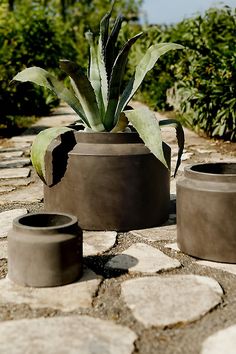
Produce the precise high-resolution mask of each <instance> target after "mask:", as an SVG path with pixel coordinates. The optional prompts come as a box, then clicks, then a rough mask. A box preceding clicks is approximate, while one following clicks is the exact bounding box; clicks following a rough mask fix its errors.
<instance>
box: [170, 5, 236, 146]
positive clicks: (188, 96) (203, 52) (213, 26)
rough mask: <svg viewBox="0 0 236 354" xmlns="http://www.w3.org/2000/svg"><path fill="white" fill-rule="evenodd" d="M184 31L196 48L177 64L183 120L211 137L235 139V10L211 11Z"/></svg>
mask: <svg viewBox="0 0 236 354" xmlns="http://www.w3.org/2000/svg"><path fill="white" fill-rule="evenodd" d="M185 28H186V33H190V34H189V47H190V43H194V44H195V46H194V48H192V49H191V50H189V51H188V53H187V56H186V58H182V59H181V60H180V61H179V63H178V65H176V74H177V78H178V81H177V84H176V88H175V97H178V96H179V98H181V96H182V97H184V98H185V99H184V100H182V102H181V105H180V107H179V108H180V109H179V111H180V112H181V113H183V120H185V119H186V122H187V123H188V125H190V126H191V127H195V128H197V129H198V130H202V131H203V132H204V133H206V134H207V135H208V136H212V137H219V138H223V139H227V140H236V70H235V69H236V53H235V48H236V11H235V10H230V9H228V8H224V9H221V10H217V9H211V10H209V11H208V12H207V13H206V14H205V16H204V17H201V16H199V17H197V18H195V20H194V21H193V20H189V21H186V23H185ZM190 48H191V47H190ZM177 101H178V100H177Z"/></svg>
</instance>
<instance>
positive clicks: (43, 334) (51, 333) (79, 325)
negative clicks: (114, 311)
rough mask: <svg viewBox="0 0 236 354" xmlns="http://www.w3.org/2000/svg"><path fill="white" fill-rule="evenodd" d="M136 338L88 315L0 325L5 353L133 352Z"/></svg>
mask: <svg viewBox="0 0 236 354" xmlns="http://www.w3.org/2000/svg"><path fill="white" fill-rule="evenodd" d="M136 338H137V336H136V334H135V333H134V332H133V331H131V330H130V329H129V328H127V327H124V326H120V325H116V324H114V323H112V322H111V321H105V320H100V319H98V318H92V317H88V316H70V317H54V318H37V319H30V320H17V321H6V322H3V323H1V324H0V348H1V352H2V353H6V354H7V353H9V354H10V353H15V354H26V353H34V354H132V353H133V350H134V341H135V340H136Z"/></svg>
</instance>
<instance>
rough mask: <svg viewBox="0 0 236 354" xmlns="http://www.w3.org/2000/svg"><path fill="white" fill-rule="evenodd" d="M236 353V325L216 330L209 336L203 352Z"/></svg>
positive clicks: (206, 353)
mask: <svg viewBox="0 0 236 354" xmlns="http://www.w3.org/2000/svg"><path fill="white" fill-rule="evenodd" d="M235 353H236V325H234V326H230V327H228V328H226V329H223V330H221V331H218V332H216V333H215V334H213V335H212V336H210V337H209V338H207V339H206V340H205V341H204V343H203V345H202V350H201V354H235Z"/></svg>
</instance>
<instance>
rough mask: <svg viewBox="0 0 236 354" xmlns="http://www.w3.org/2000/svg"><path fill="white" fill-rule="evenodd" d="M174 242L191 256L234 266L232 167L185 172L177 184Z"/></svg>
mask: <svg viewBox="0 0 236 354" xmlns="http://www.w3.org/2000/svg"><path fill="white" fill-rule="evenodd" d="M177 241H178V246H179V248H180V249H181V251H183V252H185V253H187V254H190V255H192V256H195V257H198V258H203V259H208V260H213V261H218V262H229V263H236V163H207V164H197V165H193V166H189V167H187V168H185V175H184V178H183V179H180V180H179V181H178V182H177Z"/></svg>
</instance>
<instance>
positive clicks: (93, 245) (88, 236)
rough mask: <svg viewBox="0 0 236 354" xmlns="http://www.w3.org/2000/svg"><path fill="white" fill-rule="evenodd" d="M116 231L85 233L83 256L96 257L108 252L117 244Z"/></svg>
mask: <svg viewBox="0 0 236 354" xmlns="http://www.w3.org/2000/svg"><path fill="white" fill-rule="evenodd" d="M116 236H117V232H116V231H84V232H83V255H84V257H86V256H94V255H98V254H101V253H103V252H106V251H108V250H109V249H110V248H111V247H113V246H114V244H115V242H116Z"/></svg>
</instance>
